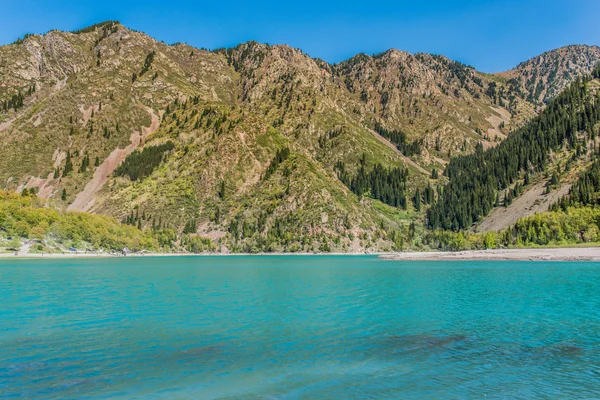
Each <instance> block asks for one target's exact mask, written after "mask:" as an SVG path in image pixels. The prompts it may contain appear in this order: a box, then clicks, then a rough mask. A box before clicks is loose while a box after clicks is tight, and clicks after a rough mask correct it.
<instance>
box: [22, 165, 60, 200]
mask: <svg viewBox="0 0 600 400" xmlns="http://www.w3.org/2000/svg"><path fill="white" fill-rule="evenodd" d="M53 181H54V172H50V173H49V174H48V176H47V177H46V178H31V179H29V181H27V184H26V185H25V188H27V189H31V188H38V192H37V196H38V197H39V198H41V199H44V200H46V199H48V198H49V197H50V195H51V194H52V192H53V189H54V186H52V184H51V183H52V182H53Z"/></svg>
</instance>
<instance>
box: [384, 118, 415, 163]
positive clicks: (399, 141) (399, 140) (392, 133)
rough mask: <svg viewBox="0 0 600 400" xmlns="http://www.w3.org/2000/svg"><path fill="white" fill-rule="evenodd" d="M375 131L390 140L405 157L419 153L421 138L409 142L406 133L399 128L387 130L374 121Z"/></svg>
mask: <svg viewBox="0 0 600 400" xmlns="http://www.w3.org/2000/svg"><path fill="white" fill-rule="evenodd" d="M375 131H376V132H377V133H379V134H380V135H381V136H383V137H384V138H386V139H387V140H389V141H390V142H392V143H394V144H395V145H396V147H397V148H398V150H400V152H401V153H402V154H404V155H405V156H407V157H410V156H413V155H415V154H420V153H421V149H422V147H423V140H415V141H412V142H410V141H409V140H408V138H407V136H406V133H404V132H402V131H400V130H388V129H386V128H384V127H383V126H381V124H379V123H375Z"/></svg>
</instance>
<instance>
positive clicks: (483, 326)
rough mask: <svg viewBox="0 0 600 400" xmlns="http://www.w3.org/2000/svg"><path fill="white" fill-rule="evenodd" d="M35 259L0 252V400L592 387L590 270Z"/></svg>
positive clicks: (596, 312) (596, 360)
mask: <svg viewBox="0 0 600 400" xmlns="http://www.w3.org/2000/svg"><path fill="white" fill-rule="evenodd" d="M45 262H48V261H47V260H45ZM50 262H51V263H53V264H52V265H47V264H44V263H42V262H40V261H21V262H19V264H15V265H10V264H8V262H6V261H5V262H4V264H0V298H2V299H3V307H2V308H0V397H2V398H22V397H33V398H64V397H67V398H69V397H71V398H73V397H75V398H77V397H86V398H107V397H110V398H130V397H137V398H146V397H149V398H189V397H195V398H199V397H201V398H263V397H268V398H277V399H279V398H285V399H296V398H315V397H317V398H349V397H376V398H390V397H391V398H397V397H401V398H471V397H477V398H480V397H484V396H486V397H488V398H507V397H508V398H532V397H542V398H556V397H559V398H565V397H566V398H573V397H577V398H581V397H588V398H597V397H600V391H599V389H598V387H599V386H600V385H598V382H600V371H599V370H598V365H600V352H599V351H598V350H599V346H598V345H599V338H598V332H600V329H599V328H600V318H599V317H600V307H599V306H600V297H599V295H598V294H597V293H598V290H597V289H598V287H599V284H600V274H599V273H598V272H600V269H598V267H600V265H599V264H594V263H564V264H561V263H539V262H537V263H503V262H470V263H459V262H447V263H443V262H437V263H436V262H413V263H403V262H389V261H380V260H378V259H376V258H375V257H312V258H303V257H228V258H220V257H212V258H175V259H154V258H145V259H135V260H133V259H119V260H109V262H106V264H105V262H104V261H102V260H67V261H65V260H60V261H50Z"/></svg>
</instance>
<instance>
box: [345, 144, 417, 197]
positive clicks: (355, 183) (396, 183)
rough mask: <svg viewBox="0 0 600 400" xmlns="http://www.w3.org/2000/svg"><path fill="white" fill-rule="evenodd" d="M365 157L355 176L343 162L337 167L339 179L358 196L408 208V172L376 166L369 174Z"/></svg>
mask: <svg viewBox="0 0 600 400" xmlns="http://www.w3.org/2000/svg"><path fill="white" fill-rule="evenodd" d="M365 163H366V162H365V157H364V156H363V159H362V160H361V166H360V168H359V169H358V172H357V174H356V175H355V176H352V177H351V176H350V175H349V174H348V172H347V171H346V166H345V165H344V163H343V162H341V161H340V162H338V163H337V164H336V166H335V169H336V172H337V174H338V177H339V179H340V180H341V181H342V182H343V183H344V185H346V186H347V187H348V188H349V189H350V190H351V191H352V192H353V193H355V194H357V195H358V196H364V195H366V196H369V197H371V198H373V199H376V200H379V201H381V202H383V203H385V204H388V205H390V206H394V207H401V208H406V206H407V203H406V180H407V178H408V170H406V169H405V168H392V169H387V168H384V167H382V166H381V165H380V164H375V166H373V169H371V170H370V171H369V172H367V170H366V167H365Z"/></svg>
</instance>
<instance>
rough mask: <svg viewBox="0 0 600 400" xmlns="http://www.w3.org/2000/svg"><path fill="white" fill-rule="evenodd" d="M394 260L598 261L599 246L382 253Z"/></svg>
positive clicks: (387, 258) (386, 258) (599, 258)
mask: <svg viewBox="0 0 600 400" xmlns="http://www.w3.org/2000/svg"><path fill="white" fill-rule="evenodd" d="M379 258H381V259H384V260H396V261H452V260H455V261H494V260H496V261H600V247H564V248H561V247H552V248H551V247H549V248H525V249H493V250H464V251H456V252H451V251H434V252H407V253H393V254H383V255H380V256H379Z"/></svg>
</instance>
